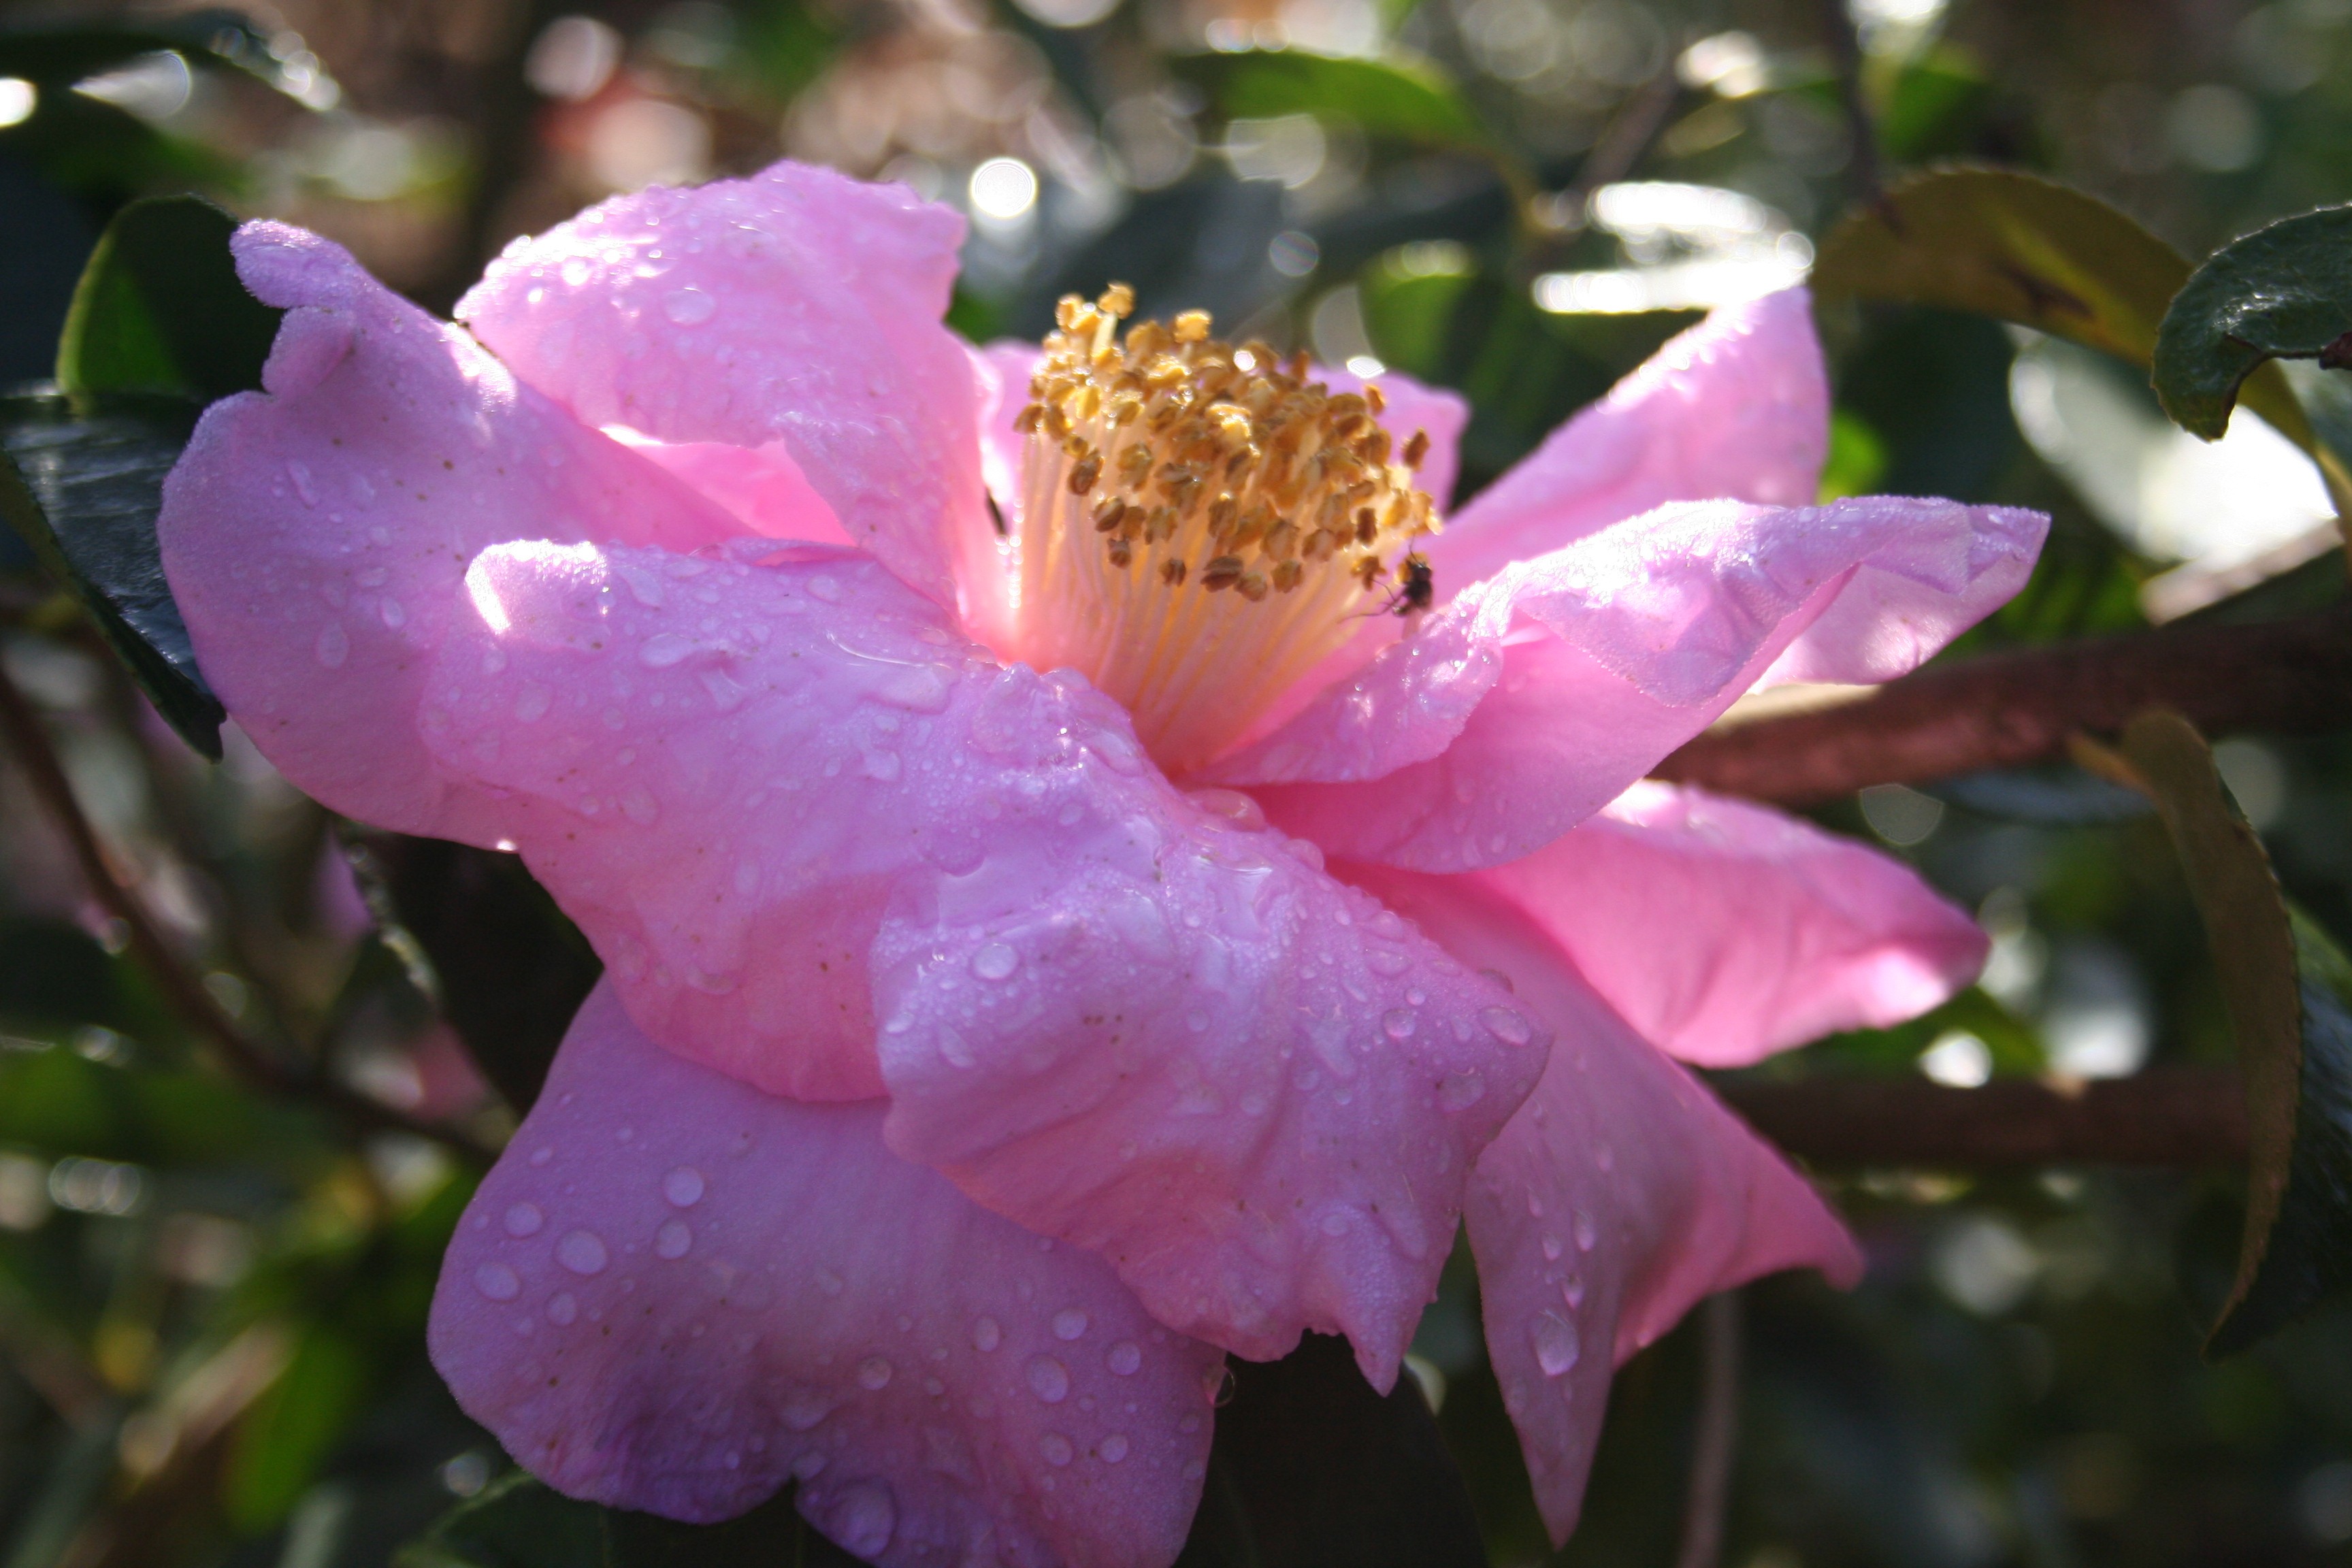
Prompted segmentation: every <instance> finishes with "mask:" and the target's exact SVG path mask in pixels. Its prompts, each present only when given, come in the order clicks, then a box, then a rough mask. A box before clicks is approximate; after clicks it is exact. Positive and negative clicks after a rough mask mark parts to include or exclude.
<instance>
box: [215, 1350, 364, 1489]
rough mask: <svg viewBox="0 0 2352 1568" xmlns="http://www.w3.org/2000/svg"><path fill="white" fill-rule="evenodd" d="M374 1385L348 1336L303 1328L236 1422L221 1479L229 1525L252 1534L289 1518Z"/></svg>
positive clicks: (362, 1355)
mask: <svg viewBox="0 0 2352 1568" xmlns="http://www.w3.org/2000/svg"><path fill="white" fill-rule="evenodd" d="M369 1381H370V1371H369V1366H368V1361H367V1357H366V1356H365V1355H364V1354H363V1353H362V1352H361V1350H360V1348H359V1347H358V1346H357V1345H356V1344H354V1343H353V1342H352V1337H351V1336H350V1335H349V1334H347V1333H345V1332H343V1331H341V1330H340V1329H337V1328H335V1327H334V1326H332V1325H331V1324H327V1323H311V1324H310V1325H308V1326H307V1327H305V1328H304V1329H303V1330H302V1331H301V1332H300V1334H299V1337H298V1338H297V1339H296V1341H295V1343H294V1353H293V1355H292V1357H291V1358H290V1359H289V1361H288V1362H287V1363H286V1370H285V1371H284V1372H282V1373H278V1381H277V1382H276V1383H274V1384H270V1386H269V1390H268V1392H267V1393H266V1394H262V1395H261V1397H260V1398H258V1399H257V1400H255V1401H254V1403H253V1407H252V1408H251V1409H250V1410H249V1411H247V1413H246V1415H245V1418H244V1419H243V1420H242V1421H240V1422H239V1423H238V1424H237V1430H236V1439H235V1440H234V1442H233V1443H232V1444H231V1445H230V1447H229V1454H228V1467H227V1472H226V1474H225V1475H224V1476H223V1477H222V1478H221V1502H222V1506H223V1508H224V1510H226V1513H227V1515H228V1519H229V1522H230V1523H231V1524H232V1525H234V1526H236V1528H237V1529H238V1530H239V1531H245V1532H247V1533H251V1532H254V1531H263V1530H267V1529H269V1528H270V1527H271V1526H273V1525H276V1524H278V1523H279V1522H280V1521H283V1520H284V1519H285V1517H286V1515H287V1514H288V1513H289V1511H291V1510H292V1509H293V1507H294V1504H295V1503H296V1502H297V1501H298V1500H300V1498H301V1496H302V1494H303V1492H304V1491H306V1490H307V1489H309V1488H310V1481H311V1479H312V1478H313V1477H314V1476H316V1475H317V1474H318V1471H319V1468H320V1465H322V1464H324V1463H325V1462H326V1460H327V1458H328V1456H329V1454H330V1453H331V1451H332V1450H333V1448H334V1446H335V1444H336V1441H337V1440H338V1439H339V1438H341V1436H342V1435H343V1432H344V1430H345V1428H347V1427H348V1426H350V1425H351V1423H352V1418H353V1417H354V1416H356V1415H358V1414H359V1411H360V1405H361V1400H362V1396H363V1395H364V1394H366V1392H367V1389H368V1384H369Z"/></svg>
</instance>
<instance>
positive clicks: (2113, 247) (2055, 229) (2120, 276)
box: [1812, 165, 2340, 485]
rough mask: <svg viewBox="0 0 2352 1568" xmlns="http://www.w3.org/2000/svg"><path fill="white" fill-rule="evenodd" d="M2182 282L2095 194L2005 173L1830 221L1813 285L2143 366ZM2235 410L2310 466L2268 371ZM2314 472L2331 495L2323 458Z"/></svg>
mask: <svg viewBox="0 0 2352 1568" xmlns="http://www.w3.org/2000/svg"><path fill="white" fill-rule="evenodd" d="M2188 281H2189V263H2188V261H2187V259H2186V258H2183V257H2182V256H2181V255H2180V253H2179V251H2177V250H2175V249H2173V248H2172V247H2170V246H2169V245H2167V244H2166V243H2165V242H2164V241H2163V240H2161V239H2158V237H2156V236H2155V235H2152V234H2150V233H2149V232H2148V231H2147V229H2145V228H2143V227H2141V226H2139V224H2138V223H2137V222H2136V221H2135V220H2133V219H2132V218H2131V217H2129V216H2126V215H2125V214H2124V213H2122V212H2119V211H2118V210H2116V208H2114V207H2111V206H2109V205H2107V204H2106V203H2105V202H2103V201H2100V200H2099V199H2098V198H2097V197H2095V196H2091V195H2084V193H2083V192H2081V191H2077V190H2074V189H2073V188H2072V187H2070V186H2066V185H2062V184H2057V183H2056V182H2055V181H2052V180H2044V179H2041V178H2039V177H2037V176H2035V175H2032V174H2020V173H2018V172H2016V171H2015V170H2011V169H1987V168H1974V167H1968V166H1957V165H1956V166H1948V167H1944V168H1938V169H1931V170H1928V171H1927V172H1925V173H1923V174H1916V175H1914V176H1912V177H1911V178H1909V179H1906V180H1903V181H1900V182H1898V183H1897V184H1895V185H1893V186H1892V187H1890V188H1889V189H1888V190H1887V192H1886V194H1885V195H1884V196H1883V197H1881V198H1880V199H1879V200H1878V201H1876V202H1874V203H1872V204H1870V205H1866V206H1861V207H1857V208H1855V209H1854V210H1853V212H1851V213H1849V214H1847V215H1846V216H1844V217H1843V218H1842V219H1840V220H1839V222H1838V224H1837V226H1835V227H1834V228H1832V230H1831V231H1830V233H1829V236H1828V237H1827V238H1825V239H1824V240H1822V248H1821V255H1820V257H1819V258H1818V259H1817V260H1816V261H1815V263H1814V266H1813V274H1812V287H1813V289H1814V292H1815V293H1816V294H1818V295H1820V296H1821V297H1822V298H1823V299H1824V300H1831V299H1837V298H1841V297H1843V298H1850V299H1857V300H1893V301H1899V302H1904V303H1911V304H1924V305H1937V306H1941V307H1943V308H1945V309H1947V310H1972V311H1975V312H1976V313H1977V314H1979V315H1984V316H1991V317H1994V318H1996V319H1998V320H2000V321H2014V322H2016V323H2018V324H2019V325H2020V326H2025V327H2032V328H2033V329H2034V330H2035V331H2042V332H2048V333H2050V334H2051V335H2052V336H2053V337H2061V338H2065V339H2067V340H2069V341H2071V342H2078V343H2082V344H2084V346H2086V347H2089V348H2095V349H2099V350H2101V351H2103V352H2105V353H2111V354H2114V355H2115V356H2116V358H2118V359H2121V360H2124V361H2126V362H2128V363H2132V364H2136V365H2139V366H2142V367H2146V366H2147V365H2148V364H2149V363H2151V362H2152V361H2153V359H2154V357H2155V354H2156V352H2157V337H2158V325H2159V323H2161V322H2162V321H2164V320H2165V310H2166V307H2167V306H2168V305H2169V304H2170V303H2171V302H2172V298H2173V296H2174V295H2175V294H2176V293H2179V291H2180V289H2181V285H2183V284H2184V283H2186V282H2188ZM2245 401H2246V405H2247V406H2248V407H2250V408H2252V409H2253V411H2254V412H2255V413H2257V414H2259V415H2261V416H2263V418H2264V419H2266V420H2268V421H2269V422H2270V423H2271V424H2272V425H2273V426H2276V427H2277V428H2278V431H2279V433H2280V434H2281V435H2283V436H2284V437H2287V438H2288V439H2289V440H2291V441H2293V442H2294V443H2295V444H2296V445H2297V446H2299V447H2303V448H2304V449H2305V451H2307V452H2311V453H2312V454H2313V456H2314V457H2315V458H2319V457H2320V449H2319V448H2318V447H2317V446H2316V443H2315V441H2314V439H2313V437H2312V432H2311V426H2310V424H2309V422H2308V421H2307V420H2305V417H2304V415H2303V409H2302V407H2301V405H2298V404H2297V403H2296V401H2295V397H2294V392H2293V390H2292V389H2290V388H2289V387H2288V385H2287V384H2286V381H2285V378H2284V377H2283V376H2281V375H2280V374H2278V372H2277V371H2276V370H2275V369H2267V368H2266V369H2264V370H2263V371H2261V372H2259V373H2258V374H2256V375H2255V376H2254V377H2253V378H2252V381H2251V382H2250V384H2248V386H2247V387H2246V394H2245ZM2215 433H2216V434H2219V432H2218V431H2216V432H2215ZM2321 467H2322V470H2323V472H2326V473H2327V474H2328V478H2329V481H2330V483H2331V485H2335V484H2336V483H2337V481H2338V479H2340V470H2339V469H2336V468H2335V466H2334V465H2333V463H2332V460H2326V459H2324V460H2322V462H2321Z"/></svg>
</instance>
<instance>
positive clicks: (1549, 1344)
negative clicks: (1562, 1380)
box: [1528, 1311, 1584, 1377]
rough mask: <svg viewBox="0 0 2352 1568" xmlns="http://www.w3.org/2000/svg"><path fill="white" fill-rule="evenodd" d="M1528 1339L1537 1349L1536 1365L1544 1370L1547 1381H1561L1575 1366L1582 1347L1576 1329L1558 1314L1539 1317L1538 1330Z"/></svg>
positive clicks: (1536, 1328)
mask: <svg viewBox="0 0 2352 1568" xmlns="http://www.w3.org/2000/svg"><path fill="white" fill-rule="evenodd" d="M1528 1340H1529V1342H1532V1343H1533V1344H1534V1346H1535V1351H1536V1364H1537V1365H1538V1366H1539V1367H1541V1368H1543V1374H1544V1375H1545V1376H1546V1377H1559V1376H1560V1375H1561V1374H1562V1373H1566V1372H1567V1371H1568V1370H1569V1369H1570V1367H1572V1366H1574V1365H1575V1364H1576V1361H1577V1357H1578V1356H1580V1355H1581V1354H1582V1353H1583V1348H1584V1347H1583V1346H1582V1344H1581V1343H1580V1342H1579V1341H1578V1339H1577V1337H1576V1325H1575V1324H1574V1323H1571V1322H1570V1321H1568V1320H1567V1319H1566V1318H1564V1317H1562V1316H1560V1314H1559V1313H1558V1312H1552V1311H1543V1312H1538V1313H1537V1314H1536V1323H1535V1327H1534V1328H1533V1329H1531V1330H1529V1331H1528Z"/></svg>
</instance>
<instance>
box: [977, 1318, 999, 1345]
mask: <svg viewBox="0 0 2352 1568" xmlns="http://www.w3.org/2000/svg"><path fill="white" fill-rule="evenodd" d="M1003 1342H1004V1331H1003V1329H1000V1328H998V1327H997V1326H996V1320H995V1319H994V1318H980V1319H976V1320H974V1321H973V1323H972V1325H971V1348H972V1349H974V1350H976V1351H981V1352H988V1351H992V1350H994V1349H995V1348H996V1347H997V1346H998V1345H1000V1344H1003Z"/></svg>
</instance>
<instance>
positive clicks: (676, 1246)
mask: <svg viewBox="0 0 2352 1568" xmlns="http://www.w3.org/2000/svg"><path fill="white" fill-rule="evenodd" d="M693 1245H694V1227H693V1226H690V1225H688V1224H687V1223H686V1221H684V1220H682V1219H670V1220H664V1221H663V1222H662V1227H661V1228H660V1229H659V1230H657V1231H656V1232H654V1256H655V1257H656V1258H684V1257H685V1256H686V1254H687V1250H688V1248H689V1247H693Z"/></svg>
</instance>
